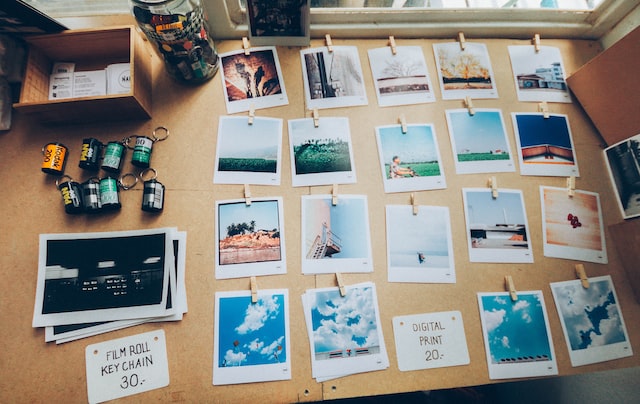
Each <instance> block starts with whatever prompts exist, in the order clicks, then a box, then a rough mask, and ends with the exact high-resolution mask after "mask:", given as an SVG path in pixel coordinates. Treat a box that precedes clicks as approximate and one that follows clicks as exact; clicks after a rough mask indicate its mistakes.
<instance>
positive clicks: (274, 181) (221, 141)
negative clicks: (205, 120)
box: [213, 116, 282, 185]
mask: <svg viewBox="0 0 640 404" xmlns="http://www.w3.org/2000/svg"><path fill="white" fill-rule="evenodd" d="M248 121H249V118H247V117H240V116H238V117H233V116H221V117H220V123H219V124H218V145H217V147H216V163H215V169H214V174H213V182H214V183H216V184H255V185H280V173H281V172H280V168H281V163H282V160H281V158H282V119H277V118H258V117H255V118H253V123H252V124H251V125H249V122H248Z"/></svg>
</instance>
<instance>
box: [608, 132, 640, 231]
mask: <svg viewBox="0 0 640 404" xmlns="http://www.w3.org/2000/svg"><path fill="white" fill-rule="evenodd" d="M639 146H640V134H637V135H635V136H632V137H630V138H628V139H626V140H623V141H621V142H618V143H616V144H614V145H612V146H609V147H607V148H606V149H605V150H604V156H605V159H606V161H607V169H608V170H609V176H610V178H611V183H612V184H613V187H614V189H615V191H616V201H617V202H618V206H619V207H620V212H621V213H622V217H623V218H624V219H630V218H632V217H638V216H640V147H639Z"/></svg>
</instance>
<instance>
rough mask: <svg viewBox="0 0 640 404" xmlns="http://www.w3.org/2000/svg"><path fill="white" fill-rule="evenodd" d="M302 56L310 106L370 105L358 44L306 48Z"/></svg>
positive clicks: (307, 98)
mask: <svg viewBox="0 0 640 404" xmlns="http://www.w3.org/2000/svg"><path fill="white" fill-rule="evenodd" d="M300 57H301V60H302V74H303V78H304V95H305V100H306V104H307V109H315V108H317V109H324V108H339V107H350V106H357V105H367V103H368V101H367V94H366V92H365V86H364V78H363V75H362V67H361V65H360V57H359V56H358V48H357V47H356V46H333V47H332V50H331V51H329V48H328V47H322V48H311V49H303V50H301V51H300Z"/></svg>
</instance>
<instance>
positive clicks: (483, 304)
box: [478, 290, 558, 380]
mask: <svg viewBox="0 0 640 404" xmlns="http://www.w3.org/2000/svg"><path fill="white" fill-rule="evenodd" d="M478 304H479V306H480V319H481V322H482V334H483V337H484V346H485V351H486V354H487V365H488V367H489V379H492V380H495V379H511V378H517V377H536V376H551V375H557V374H558V365H557V363H556V358H555V353H554V350H553V341H552V339H551V331H550V329H549V319H548V318H547V311H546V308H545V305H544V298H543V296H542V291H540V290H534V291H526V292H522V291H518V300H516V301H513V300H511V297H510V295H509V292H498V293H478Z"/></svg>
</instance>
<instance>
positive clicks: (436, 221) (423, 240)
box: [386, 205, 456, 283]
mask: <svg viewBox="0 0 640 404" xmlns="http://www.w3.org/2000/svg"><path fill="white" fill-rule="evenodd" d="M386 214H387V216H386V219H387V267H388V269H389V274H388V280H389V282H421V283H455V282H456V271H455V266H454V263H453V241H452V238H451V222H450V219H449V208H448V207H446V206H418V213H417V214H415V215H414V214H413V207H412V206H410V205H406V206H405V205H387V207H386Z"/></svg>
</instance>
